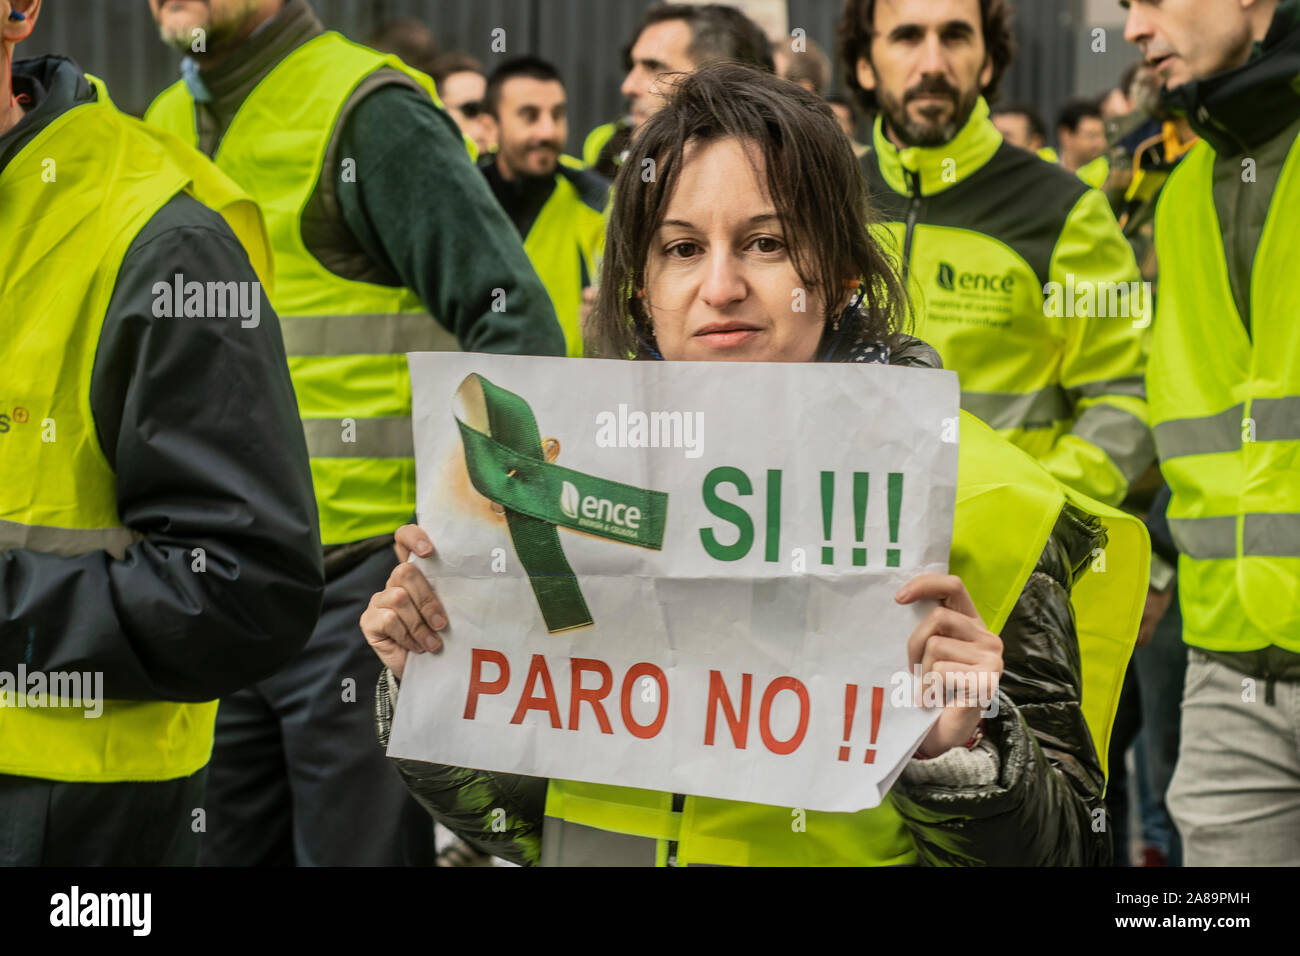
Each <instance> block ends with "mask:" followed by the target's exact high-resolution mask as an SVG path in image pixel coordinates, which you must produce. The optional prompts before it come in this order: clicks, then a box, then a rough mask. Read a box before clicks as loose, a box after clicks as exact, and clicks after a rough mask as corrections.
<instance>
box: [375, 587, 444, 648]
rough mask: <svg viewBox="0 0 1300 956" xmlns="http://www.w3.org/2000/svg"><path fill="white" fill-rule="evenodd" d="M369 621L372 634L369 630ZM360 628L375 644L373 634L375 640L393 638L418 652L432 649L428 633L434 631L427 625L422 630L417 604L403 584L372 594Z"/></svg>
mask: <svg viewBox="0 0 1300 956" xmlns="http://www.w3.org/2000/svg"><path fill="white" fill-rule="evenodd" d="M367 615H368V617H367ZM367 624H369V631H370V632H373V634H372V633H367ZM361 630H362V632H363V633H366V640H367V641H370V643H371V644H372V645H373V644H374V643H375V641H374V640H371V638H372V636H373V637H374V638H375V639H376V640H388V641H392V642H393V643H395V644H397V645H398V646H400V647H404V648H406V649H407V650H408V651H415V652H416V653H417V654H422V653H424V651H426V650H429V649H430V647H429V642H428V640H427V634H431V633H432V632H431V631H429V629H428V627H427V626H426V627H424V628H423V630H421V628H420V626H419V614H418V613H417V612H416V610H415V605H414V604H413V603H412V602H411V600H410V595H409V594H407V593H406V592H405V591H404V590H402V589H401V588H387V589H385V590H383V591H380V592H379V593H378V594H376V595H374V596H373V597H371V599H370V606H369V607H368V608H367V609H366V614H364V615H362V625H361ZM434 636H435V637H436V636H437V635H434Z"/></svg>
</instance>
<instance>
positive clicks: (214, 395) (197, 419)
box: [0, 0, 1300, 866]
mask: <svg viewBox="0 0 1300 956" xmlns="http://www.w3.org/2000/svg"><path fill="white" fill-rule="evenodd" d="M148 3H149V6H150V8H151V10H152V12H153V14H154V17H155V19H156V21H157V26H158V29H159V33H160V36H161V38H162V40H163V41H164V42H165V43H167V44H169V45H171V46H173V47H175V48H176V49H178V50H181V51H182V52H183V53H184V54H185V57H184V60H183V61H182V68H181V76H180V78H179V79H178V80H177V82H176V83H175V84H173V85H172V86H170V87H168V88H167V89H165V90H163V91H161V92H160V93H159V94H158V96H157V98H156V99H155V101H154V102H153V104H152V105H151V106H150V108H149V110H148V111H147V113H146V114H145V116H144V119H143V121H139V120H136V119H134V118H131V117H128V116H126V115H125V114H123V113H121V112H119V111H118V110H117V109H116V108H115V107H114V106H113V103H112V100H111V99H110V91H109V90H108V89H107V88H106V87H105V86H104V84H103V82H102V81H100V80H99V79H97V78H95V77H93V76H90V75H88V74H86V73H84V72H83V71H82V70H81V69H80V68H79V67H78V66H77V65H76V64H75V63H73V62H72V61H71V60H69V59H67V58H64V57H60V56H47V57H42V58H38V59H27V60H23V59H17V55H16V48H18V47H20V45H21V43H22V41H24V40H26V39H27V38H28V37H29V36H30V35H31V33H32V31H33V30H34V29H37V27H38V21H39V15H40V12H41V7H42V2H41V0H0V38H2V41H3V42H2V43H0V83H2V84H6V86H5V87H4V88H0V303H3V308H4V315H5V320H6V323H8V324H10V325H12V326H13V328H12V330H11V334H10V335H9V337H8V339H7V341H6V343H5V344H4V345H3V346H0V352H2V354H3V356H4V380H3V381H4V385H6V386H8V387H7V388H0V400H3V401H4V403H5V405H4V406H3V407H0V413H8V415H9V418H8V419H6V418H5V416H4V415H3V414H0V423H4V424H5V425H6V429H5V430H4V431H0V440H3V441H4V442H5V445H6V447H5V452H6V453H5V454H4V455H3V456H0V672H13V673H17V672H18V671H19V669H20V667H21V668H22V669H24V671H25V672H30V673H37V672H40V673H45V674H66V673H82V672H85V673H91V672H94V673H96V674H100V675H102V680H103V685H104V695H103V696H104V701H103V712H102V714H100V715H98V716H97V717H96V718H95V719H94V720H89V719H85V718H84V717H83V716H82V715H81V714H80V712H78V711H76V710H75V709H73V708H69V707H66V706H65V707H56V706H50V707H17V706H14V705H13V703H12V701H11V700H8V699H6V701H5V703H6V706H0V862H3V863H7V864H40V863H72V864H104V863H109V864H128V865H129V864H194V863H200V862H201V863H203V864H210V865H276V864H285V865H294V864H296V865H340V864H342V865H365V864H380V865H428V864H433V863H435V862H439V863H442V864H443V865H454V864H468V863H483V862H486V861H489V860H491V859H493V858H497V859H501V860H506V861H510V862H513V863H518V864H523V865H534V864H542V865H655V864H660V865H662V864H665V863H666V864H669V865H673V864H684V863H709V864H725V865H791V864H810V865H831V864H836V865H876V864H900V863H901V864H927V865H976V864H1006V865H1091V866H1102V865H1109V864H1115V865H1129V864H1132V863H1138V862H1142V863H1145V864H1149V865H1164V864H1168V865H1178V864H1181V863H1187V864H1191V865H1221V864H1259V863H1278V864H1284V863H1289V864H1300V747H1297V741H1298V740H1300V324H1297V323H1296V322H1294V321H1293V312H1294V305H1293V303H1294V297H1293V296H1292V295H1291V294H1290V293H1291V292H1292V290H1293V288H1294V287H1295V284H1296V281H1297V280H1296V277H1295V270H1294V269H1293V268H1292V262H1293V260H1294V258H1295V254H1296V252H1297V251H1300V235H1297V233H1296V232H1295V229H1294V228H1293V225H1292V222H1291V220H1290V210H1293V209H1296V208H1300V172H1297V168H1296V164H1297V163H1300V159H1294V158H1293V157H1292V155H1291V154H1292V152H1293V151H1294V144H1295V143H1296V141H1297V138H1298V137H1300V92H1298V91H1297V89H1296V87H1295V84H1294V82H1293V81H1294V77H1295V76H1296V74H1297V71H1300V0H1201V2H1199V3H1193V2H1191V0H1162V2H1157V0H1126V2H1124V3H1123V4H1122V5H1123V6H1124V7H1125V8H1127V23H1126V30H1125V38H1126V40H1127V41H1128V42H1129V43H1131V44H1132V45H1133V47H1134V60H1135V62H1134V65H1133V66H1132V67H1131V68H1130V69H1129V70H1127V71H1126V72H1125V74H1124V75H1123V77H1122V78H1121V79H1120V82H1119V84H1118V86H1117V87H1116V88H1115V89H1114V90H1110V91H1107V92H1106V93H1105V94H1104V95H1103V96H1101V97H1099V98H1096V99H1094V100H1073V101H1071V102H1069V103H1067V104H1065V105H1064V106H1063V107H1062V109H1061V111H1060V113H1059V116H1058V117H1057V123H1056V144H1057V145H1056V149H1055V150H1053V149H1050V148H1049V147H1048V144H1047V130H1046V128H1045V124H1044V122H1043V120H1042V119H1041V118H1040V116H1039V115H1038V114H1037V112H1036V111H1035V110H1034V109H1033V108H1032V107H1030V106H1026V105H999V104H998V98H999V90H1000V86H1001V82H1002V80H1003V78H1004V77H1005V75H1006V71H1007V69H1008V67H1009V66H1010V65H1011V63H1012V62H1013V59H1014V57H1015V54H1016V51H1015V43H1014V30H1013V24H1012V16H1013V12H1014V11H1013V8H1012V5H1011V3H1010V2H1009V0H892V2H889V3H883V2H877V0H845V3H844V10H843V15H842V19H841V22H840V24H839V29H838V33H837V37H836V51H835V52H836V54H837V56H838V59H839V66H840V68H841V69H840V72H841V73H842V75H843V77H844V88H843V89H840V90H837V89H835V88H834V87H833V86H832V76H833V71H832V69H831V63H830V60H829V57H828V55H827V53H826V52H825V51H824V50H823V49H822V48H821V47H820V46H818V45H817V44H816V43H815V42H813V41H812V40H810V39H807V38H806V37H803V36H799V37H798V39H797V41H795V42H791V38H788V37H785V38H776V39H773V38H770V37H768V36H767V35H765V34H764V32H763V31H762V30H761V29H760V28H759V27H758V26H757V25H756V24H755V23H754V22H752V21H751V20H750V19H749V18H748V17H746V16H745V14H744V13H742V12H741V11H740V10H738V9H736V8H734V7H731V6H727V5H724V4H703V5H697V4H680V5H679V4H669V3H661V4H656V5H654V6H651V7H650V8H649V9H648V10H647V11H646V13H645V15H644V17H643V19H642V20H641V22H640V23H639V24H638V26H637V28H636V30H635V32H634V33H633V35H631V36H629V37H627V38H625V39H626V45H625V47H624V50H625V64H624V66H625V70H626V72H625V78H624V80H623V82H622V85H621V94H622V96H623V98H624V99H625V101H626V105H627V108H626V110H625V111H624V113H623V115H621V116H619V117H616V118H611V119H610V120H609V122H607V123H604V124H601V125H599V126H597V127H596V128H595V129H593V130H591V131H590V132H589V133H588V134H587V135H586V136H585V138H584V139H583V140H582V146H581V149H580V150H579V151H578V152H579V153H580V155H579V156H571V155H569V154H568V153H566V148H567V145H568V144H569V143H570V142H577V140H578V136H579V134H580V131H577V130H570V129H569V123H568V108H567V104H568V87H567V85H566V78H565V77H564V76H562V75H561V73H560V72H559V71H558V70H557V69H556V67H555V66H554V65H553V64H551V63H549V62H547V61H546V60H545V59H543V58H541V57H539V56H536V55H532V54H527V55H517V54H511V55H509V56H507V55H504V54H503V55H500V56H497V57H496V58H495V60H494V61H493V62H491V63H485V62H480V61H479V60H477V59H476V58H474V57H473V56H470V55H469V54H467V53H463V52H459V51H451V52H446V51H440V50H439V48H438V44H437V42H436V35H437V34H436V27H437V24H436V23H434V24H424V23H421V22H419V21H417V20H411V19H404V20H399V21H394V22H392V23H389V24H386V25H385V26H384V27H383V28H382V29H380V30H378V31H376V32H375V33H374V34H373V35H372V36H370V37H369V38H367V41H366V44H365V45H362V44H359V43H355V42H352V41H350V40H348V39H346V38H344V37H343V36H341V35H340V34H338V33H335V32H332V31H328V30H326V29H325V28H324V26H323V25H322V23H321V22H320V20H319V18H318V17H317V15H316V13H315V12H314V11H313V9H312V7H311V5H310V3H309V2H308V0H252V2H236V0H210V2H196V0H148ZM1206 8H1212V9H1210V10H1207V9H1206ZM801 32H802V31H800V33H801ZM198 35H201V36H202V39H203V42H202V43H196V42H195V38H196V36H198ZM860 132H861V133H862V135H859V134H860ZM647 165H648V166H649V167H652V168H655V169H658V170H661V171H663V174H662V175H659V176H654V177H649V178H647V177H645V176H643V175H642V171H643V170H644V169H646V168H647ZM14 237H21V241H15V239H14ZM52 265H56V266H57V267H56V268H50V267H51V266H52ZM173 277H174V281H175V303H174V306H175V311H174V313H173V312H172V311H166V312H164V311H160V307H159V291H158V288H159V285H160V284H161V286H162V287H163V289H164V290H168V289H169V288H170V285H171V283H172V282H173ZM1158 279H1159V282H1158V283H1157V280H1158ZM191 286H195V287H196V288H197V289H198V292H197V293H191V291H190V288H191ZM214 286H215V287H219V288H220V289H229V288H235V289H238V290H240V295H242V298H239V297H238V296H237V297H236V298H235V299H232V300H230V301H231V311H230V315H231V316H232V317H234V318H232V319H223V320H221V321H213V322H203V323H192V322H177V321H173V320H172V316H173V314H174V315H175V316H177V317H179V316H181V315H203V314H204V313H203V312H202V311H201V310H202V309H203V307H204V301H205V300H204V290H206V302H208V303H211V302H212V301H213V296H214V293H213V287H214ZM796 288H798V289H804V290H808V293H809V295H808V305H807V309H806V311H792V310H791V308H790V301H791V290H792V289H796ZM163 294H164V296H169V295H170V294H171V293H170V292H167V291H165V292H164V293H163ZM195 301H197V305H196V306H195V307H196V308H197V309H199V310H200V311H198V312H190V311H188V310H189V309H190V307H191V303H192V302H195ZM237 307H238V308H237ZM221 315H222V316H226V315H227V313H226V312H225V311H223V312H222V313H221ZM241 317H242V321H239V320H238V319H239V318H241ZM719 323H721V325H719ZM719 328H721V329H722V331H723V332H724V333H726V334H724V335H717V334H716V333H717V332H718V330H719ZM438 349H464V350H466V351H482V352H495V353H507V354H518V355H549V356H567V357H568V358H569V359H570V360H572V361H582V360H583V358H584V357H602V358H609V359H627V360H635V361H724V360H725V361H751V362H835V363H855V364H859V365H862V366H864V372H865V371H867V369H866V368H865V367H866V366H872V365H893V366H904V367H912V368H937V367H942V368H947V369H952V370H955V371H956V372H957V374H958V377H959V380H960V384H961V405H962V410H963V414H962V419H961V426H960V427H961V440H960V456H961V471H960V477H959V487H958V499H957V500H958V504H957V513H956V523H955V527H954V538H953V549H952V554H951V560H950V573H949V574H948V575H942V576H941V575H921V576H919V577H917V578H915V579H913V580H912V581H911V582H910V583H909V584H908V585H907V586H906V588H905V589H904V592H902V593H901V594H900V598H899V600H900V601H902V602H904V603H911V602H915V601H930V602H934V603H935V604H936V609H935V611H934V612H933V613H932V614H930V615H929V616H927V617H926V618H925V619H924V621H923V623H922V624H920V625H918V627H917V629H916V631H914V632H913V633H912V634H911V635H910V636H909V637H908V646H909V648H911V647H915V648H917V649H918V654H917V660H921V659H924V660H925V661H926V664H927V667H928V668H931V669H938V670H942V669H943V668H944V667H956V666H960V667H962V668H964V669H966V670H970V671H975V672H979V673H981V674H985V675H989V676H991V677H992V678H993V679H994V681H995V682H996V685H997V686H998V688H999V691H998V693H999V706H998V707H997V708H996V709H995V710H994V711H992V712H990V711H987V710H981V709H980V708H979V707H978V706H972V704H971V703H970V702H968V701H961V700H949V701H947V702H946V703H945V706H944V707H943V708H942V711H941V713H940V716H939V718H938V721H937V723H936V724H935V725H934V727H933V729H932V730H931V731H930V733H929V735H928V736H927V737H926V738H925V740H924V741H922V743H921V745H920V746H919V747H918V749H917V752H916V754H915V755H914V757H913V758H912V759H911V760H910V761H909V762H908V763H907V765H906V767H905V768H904V770H903V771H902V773H901V775H900V776H899V777H898V780H897V782H896V783H895V784H894V785H893V787H892V789H891V790H890V792H889V795H888V798H887V800H886V801H885V803H884V804H882V806H880V807H878V808H875V809H872V810H866V811H862V812H860V813H856V814H830V813H824V814H813V813H810V814H809V822H808V825H807V827H806V829H802V830H799V831H792V829H791V827H790V823H789V821H790V817H789V810H788V808H773V807H766V806H760V805H756V804H745V803H739V802H733V801H719V800H703V799H700V798H696V797H694V796H691V795H685V794H670V793H656V792H652V791H644V790H632V789H629V788H622V787H613V786H604V785H595V784H590V783H581V782H577V781H567V780H557V779H551V780H547V779H544V778H538V777H525V776H519V775H512V774H506V773H497V772H487V771H481V770H476V769H471V768H463V767H451V766H441V765H435V764H429V763H423V762H418V761H411V760H397V759H394V760H390V759H389V758H388V757H386V756H385V752H384V745H385V744H386V743H387V739H388V734H389V731H390V729H391V720H392V714H393V709H394V707H395V706H396V703H397V700H398V698H399V697H400V694H401V679H402V675H403V672H404V667H405V664H406V660H407V657H408V655H409V654H411V653H416V654H423V653H430V654H435V655H436V654H437V653H438V652H439V651H440V649H441V647H442V644H443V641H444V639H445V634H446V632H447V629H448V628H449V626H450V624H451V622H452V621H454V619H455V617H456V614H457V609H456V608H455V607H444V606H443V604H442V602H441V600H440V598H439V597H438V594H437V591H436V582H432V583H431V582H430V581H428V580H427V579H426V578H425V577H424V575H423V574H422V573H421V572H420V571H419V570H417V568H416V566H415V565H414V564H411V563H409V562H408V561H407V558H408V557H409V555H410V554H411V553H413V552H414V553H416V554H419V555H429V554H432V553H433V552H434V549H435V548H436V547H437V543H436V542H432V541H430V540H429V539H428V538H427V536H426V535H425V534H424V532H422V531H421V530H420V528H419V527H418V526H416V525H414V524H412V523H411V521H412V517H413V515H414V513H415V464H414V454H413V445H412V436H411V396H410V381H409V373H408V371H407V366H406V360H405V353H407V352H410V351H425V350H438ZM11 404H12V405H13V406H14V407H13V408H12V409H10V408H9V407H8V406H9V405H11ZM20 408H21V410H22V414H21V416H20V415H19V414H18V411H19V409H20ZM11 423H12V424H11ZM56 431H57V439H55V438H54V437H52V436H53V435H54V434H55V433H56ZM1143 526H1145V531H1144V530H1143ZM1148 542H1149V544H1148ZM1099 555H1102V556H1103V558H1102V560H1101V561H1100V562H1099V560H1098V556H1099ZM1085 578H1087V581H1088V587H1087V589H1086V595H1087V596H1086V598H1085V597H1083V596H1081V586H1080V582H1081V581H1082V580H1084V579H1085ZM899 639H900V641H901V640H902V639H903V635H900V636H899ZM377 664H378V665H380V666H378V667H377ZM377 671H378V681H376V673H377ZM218 700H219V702H220V703H219V704H218V703H217V701H218ZM1130 758H1131V767H1132V768H1133V770H1134V771H1135V772H1134V773H1130V772H1129V770H1128V767H1129V766H1130V763H1129V761H1130ZM502 808H504V809H505V813H504V819H502V817H503V815H502V814H501V812H500V811H501V809H502ZM196 813H197V814H199V815H201V817H202V825H201V826H200V825H198V824H197V823H196V819H197V817H196ZM1131 818H1132V819H1136V820H1138V821H1139V832H1138V833H1133V832H1132V831H1131V829H1130V822H1129V821H1130V819H1131ZM435 820H436V821H437V822H438V823H439V824H441V825H442V826H444V827H445V828H446V829H447V830H449V831H450V834H452V835H454V836H453V837H452V841H453V842H450V843H448V842H446V841H444V845H443V846H442V847H441V851H442V852H441V855H440V854H439V849H440V848H439V845H438V842H437V838H436V834H435V829H434V827H433V821H435ZM1135 847H1136V851H1135Z"/></svg>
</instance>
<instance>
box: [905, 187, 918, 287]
mask: <svg viewBox="0 0 1300 956" xmlns="http://www.w3.org/2000/svg"><path fill="white" fill-rule="evenodd" d="M903 179H904V180H905V181H906V182H907V189H908V193H909V195H910V196H911V198H910V199H909V200H908V203H907V230H906V232H904V233H903V284H904V286H906V284H907V273H908V271H909V270H910V269H911V267H912V233H913V232H915V231H916V221H917V219H918V218H919V217H920V215H921V174H920V173H919V172H913V171H912V170H910V169H904V170H903Z"/></svg>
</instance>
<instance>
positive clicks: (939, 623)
mask: <svg viewBox="0 0 1300 956" xmlns="http://www.w3.org/2000/svg"><path fill="white" fill-rule="evenodd" d="M936 634H940V635H943V636H944V637H948V638H954V639H956V640H958V641H967V642H975V643H984V642H986V640H987V638H988V637H991V638H993V639H994V640H997V641H998V647H999V649H1000V648H1001V645H1002V642H1001V640H999V639H998V637H997V635H996V634H990V633H989V631H988V630H986V629H985V627H984V625H983V623H981V621H980V619H979V618H977V617H967V616H966V615H965V614H961V613H959V612H957V611H954V610H952V608H947V607H936V608H935V609H934V610H933V611H931V612H930V613H929V614H927V615H926V616H925V617H924V618H922V619H921V623H920V624H918V625H917V626H916V627H915V628H914V629H913V631H912V633H911V635H909V636H908V638H907V662H908V664H909V665H911V664H918V663H920V661H921V658H922V657H923V656H924V653H925V645H926V642H927V641H929V640H930V639H931V638H932V637H934V635H936Z"/></svg>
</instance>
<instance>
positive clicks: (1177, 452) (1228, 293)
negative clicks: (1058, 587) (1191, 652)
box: [1147, 142, 1300, 653]
mask: <svg viewBox="0 0 1300 956" xmlns="http://www.w3.org/2000/svg"><path fill="white" fill-rule="evenodd" d="M1213 188H1214V151H1213V149H1211V147H1210V145H1209V144H1208V143H1205V142H1202V143H1199V144H1198V145H1196V146H1195V147H1193V149H1192V150H1191V151H1190V152H1189V153H1188V154H1187V156H1186V157H1185V158H1184V159H1183V161H1182V162H1181V163H1179V165H1178V168H1177V169H1175V170H1174V171H1173V173H1172V174H1170V176H1169V180H1168V182H1166V183H1165V188H1164V191H1163V192H1162V193H1161V194H1160V200H1159V204H1158V205H1157V207H1156V252H1157V254H1158V256H1159V259H1160V273H1161V274H1160V301H1159V304H1158V307H1157V308H1158V312H1157V316H1156V322H1155V339H1154V342H1153V346H1152V352H1151V361H1150V366H1149V367H1148V369H1147V393H1148V395H1149V396H1150V403H1151V417H1152V421H1153V422H1154V431H1155V437H1156V450H1157V452H1158V453H1159V456H1160V470H1161V472H1162V473H1163V474H1164V477H1165V480H1166V481H1167V482H1169V488H1170V490H1171V491H1172V493H1173V497H1172V499H1171V501H1170V504H1169V512H1168V514H1169V528H1170V531H1172V533H1173V537H1174V541H1175V543H1176V544H1177V545H1178V551H1179V558H1178V576H1179V579H1180V582H1179V589H1178V590H1179V597H1180V600H1181V602H1182V610H1183V640H1185V641H1186V642H1187V643H1188V644H1191V645H1193V646H1195V647H1202V648H1205V649H1206V650H1211V651H1254V650H1260V649H1262V648H1265V647H1268V646H1270V645H1276V646H1278V647H1281V648H1284V649H1286V650H1288V651H1292V652H1294V653H1300V319H1297V316H1296V297H1297V295H1298V294H1300V281H1297V278H1296V254H1297V252H1300V231H1297V226H1296V222H1295V215H1294V211H1295V210H1296V209H1300V148H1297V147H1296V146H1295V145H1294V144H1293V145H1292V147H1291V151H1290V154H1289V155H1288V156H1287V159H1286V163H1285V165H1284V166H1283V169H1282V173H1281V176H1280V178H1279V179H1278V183H1277V187H1276V189H1275V191H1274V193H1273V198H1272V202H1271V205H1270V207H1269V214H1268V220H1267V222H1266V223H1265V226H1264V232H1263V234H1262V235H1261V236H1260V241H1259V248H1258V249H1257V250H1256V252H1255V261H1254V266H1253V268H1252V270H1251V276H1250V317H1251V327H1250V330H1249V331H1247V329H1246V326H1245V323H1244V322H1243V321H1242V318H1241V315H1240V313H1239V312H1238V311H1237V306H1236V302H1235V300H1234V299H1233V295H1232V288H1231V285H1230V280H1229V278H1228V266H1227V261H1226V258H1225V255H1224V251H1223V237H1222V234H1221V231H1220V226H1219V218H1218V215H1217V213H1216V212H1215V209H1214V198H1213Z"/></svg>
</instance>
